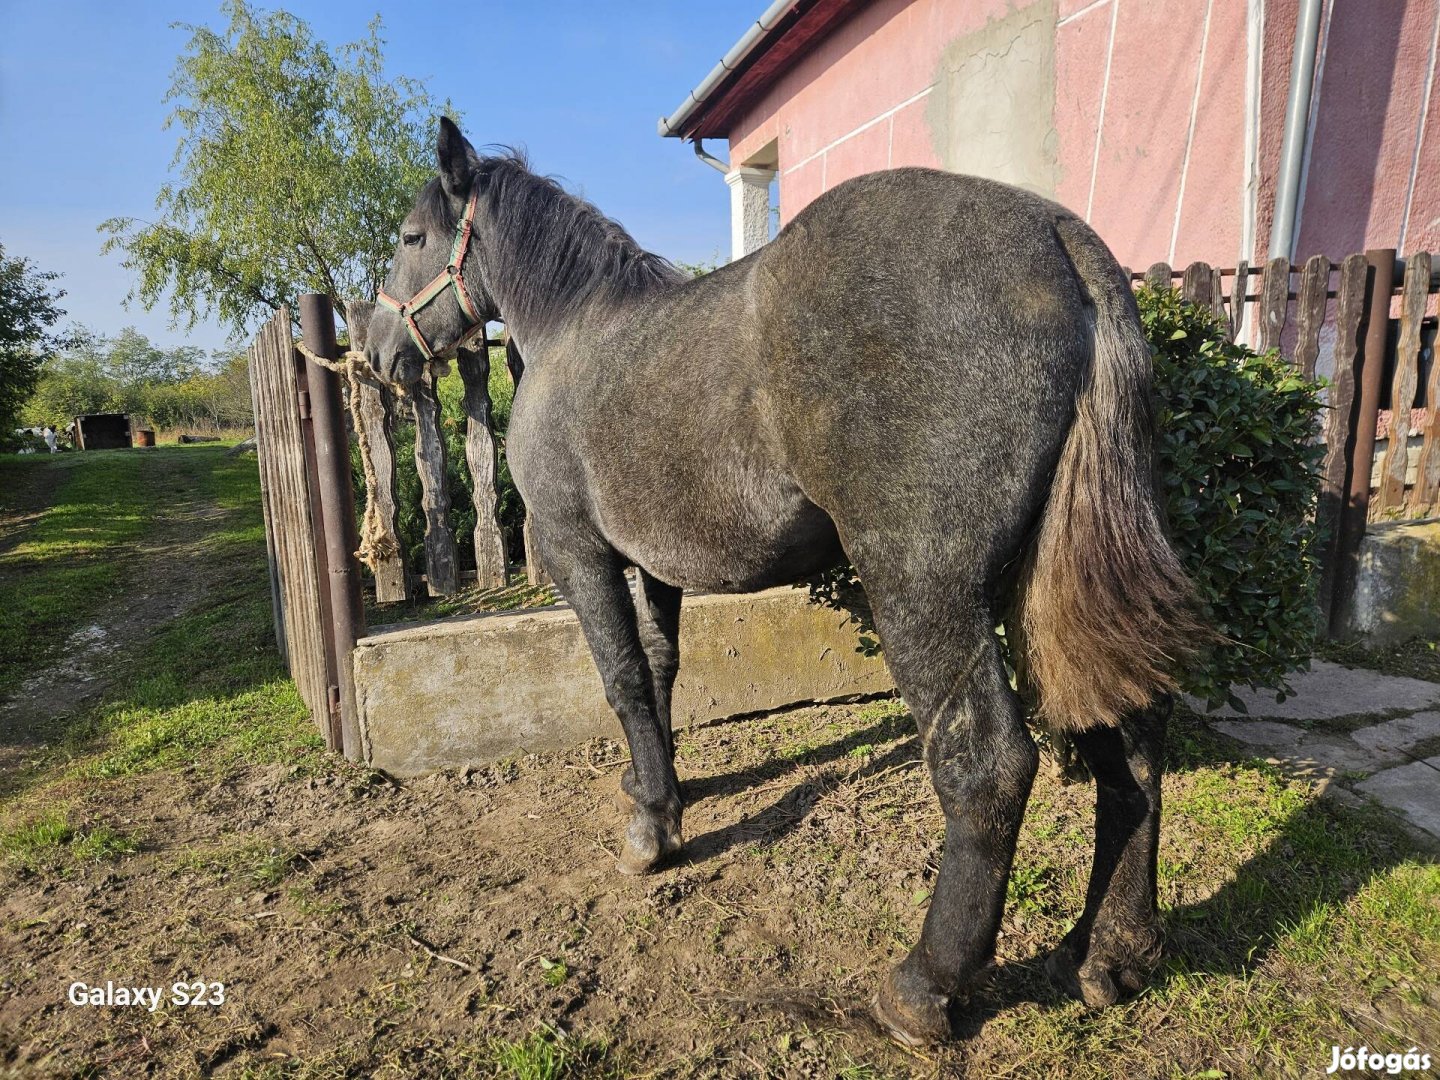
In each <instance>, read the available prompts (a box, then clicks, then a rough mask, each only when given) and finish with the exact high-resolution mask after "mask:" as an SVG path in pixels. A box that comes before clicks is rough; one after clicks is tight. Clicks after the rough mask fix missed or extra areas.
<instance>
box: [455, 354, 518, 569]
mask: <svg viewBox="0 0 1440 1080" xmlns="http://www.w3.org/2000/svg"><path fill="white" fill-rule="evenodd" d="M456 360H457V363H458V366H459V368H460V380H461V382H463V383H464V385H465V397H464V402H463V405H464V409H465V463H466V465H468V466H469V468H470V482H471V490H472V499H473V501H474V503H475V574H476V581H477V582H478V583H479V585H480V587H481V588H482V589H495V588H502V587H504V586H505V585H508V584H509V583H510V564H509V561H508V560H507V559H506V557H505V532H504V530H503V529H501V527H500V492H499V488H498V487H497V485H496V481H497V479H498V477H499V475H500V448H499V446H498V445H497V444H496V442H495V423H494V418H493V416H492V413H491V402H490V353H489V350H487V349H479V350H476V351H471V350H470V349H461V350H459V352H458V353H457V355H456Z"/></svg>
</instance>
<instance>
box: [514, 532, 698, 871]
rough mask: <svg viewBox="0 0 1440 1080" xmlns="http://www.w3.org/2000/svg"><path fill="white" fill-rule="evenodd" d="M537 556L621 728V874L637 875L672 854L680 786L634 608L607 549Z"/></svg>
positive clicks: (550, 549)
mask: <svg viewBox="0 0 1440 1080" xmlns="http://www.w3.org/2000/svg"><path fill="white" fill-rule="evenodd" d="M541 539H542V542H543V540H544V536H543V534H542V537H541ZM543 553H544V555H545V566H546V569H547V570H549V571H550V572H551V574H552V575H553V576H554V578H555V583H556V584H557V585H558V586H559V587H560V592H561V594H562V595H563V596H564V597H565V599H566V600H567V601H568V602H569V604H570V606H571V607H572V608H574V609H575V614H576V615H577V616H578V617H579V619H580V627H581V629H582V630H583V631H584V632H585V640H586V642H587V643H588V644H589V646H590V652H591V653H592V654H593V655H594V657H595V666H596V667H597V668H598V669H599V671H600V679H601V681H602V682H603V683H604V684H605V697H606V700H608V701H609V703H610V707H611V708H612V709H614V710H615V714H616V715H617V716H618V717H619V718H620V726H621V727H622V728H623V729H624V730H625V741H626V742H627V743H628V744H629V747H630V762H631V764H630V768H628V769H627V770H626V771H625V775H624V777H623V778H622V780H621V784H622V785H623V787H624V790H625V794H627V795H629V796H630V798H631V799H632V800H633V801H634V812H633V815H632V817H631V819H630V825H629V827H628V828H627V829H626V831H625V847H624V850H623V851H622V852H621V854H620V869H621V870H622V871H624V872H625V873H627V874H642V873H645V872H647V871H649V870H653V869H654V868H655V867H656V866H658V865H659V864H660V863H661V862H662V861H663V860H664V859H665V858H666V857H668V856H670V855H673V854H675V853H676V852H678V851H679V850H680V848H681V843H682V841H681V838H680V812H681V804H680V785H679V782H678V781H677V780H676V778H675V766H674V764H673V762H672V761H671V753H670V736H669V722H668V716H667V717H666V720H665V723H664V725H663V726H662V723H661V717H660V715H659V714H658V711H657V709H656V704H655V685H654V682H653V681H652V677H651V670H650V663H649V660H648V659H647V658H646V654H645V647H644V645H643V644H642V642H641V634H640V629H639V626H638V624H637V617H636V611H635V603H634V601H633V600H632V598H631V596H630V588H629V585H628V583H627V582H626V581H625V573H624V568H623V565H622V564H621V562H620V559H619V557H618V555H616V554H615V553H614V552H613V551H610V550H606V549H602V548H599V547H598V545H597V547H596V548H595V549H594V550H589V545H588V544H586V545H585V547H584V548H583V549H582V551H581V553H579V554H577V553H576V552H575V551H573V550H571V549H570V548H569V547H568V546H567V545H550V544H545V545H544V552H543Z"/></svg>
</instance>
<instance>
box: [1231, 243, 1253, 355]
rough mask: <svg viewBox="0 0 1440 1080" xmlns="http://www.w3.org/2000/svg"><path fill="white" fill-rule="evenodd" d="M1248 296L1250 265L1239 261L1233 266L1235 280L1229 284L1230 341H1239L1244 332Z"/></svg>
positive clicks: (1243, 260)
mask: <svg viewBox="0 0 1440 1080" xmlns="http://www.w3.org/2000/svg"><path fill="white" fill-rule="evenodd" d="M1249 295H1250V263H1249V261H1248V260H1246V259H1241V260H1240V261H1239V262H1237V263H1236V264H1235V280H1234V281H1232V282H1231V283H1230V340H1231V341H1239V340H1240V335H1241V334H1243V333H1244V332H1245V308H1246V307H1247V306H1248V304H1249V301H1248V300H1247V299H1246V297H1248V296H1249Z"/></svg>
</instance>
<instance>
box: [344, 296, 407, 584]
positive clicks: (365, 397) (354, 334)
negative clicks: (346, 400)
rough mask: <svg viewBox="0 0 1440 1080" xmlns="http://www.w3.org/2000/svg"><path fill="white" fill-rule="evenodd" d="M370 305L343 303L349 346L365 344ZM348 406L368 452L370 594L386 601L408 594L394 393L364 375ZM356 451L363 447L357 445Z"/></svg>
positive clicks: (359, 302) (358, 346)
mask: <svg viewBox="0 0 1440 1080" xmlns="http://www.w3.org/2000/svg"><path fill="white" fill-rule="evenodd" d="M374 311H375V305H374V303H372V302H371V301H368V300H351V301H350V302H349V303H347V304H346V305H345V325H346V326H347V327H348V328H349V330H350V348H351V349H354V350H356V351H361V350H363V349H364V348H365V339H366V334H367V333H368V332H369V329H370V316H371V315H372V314H374ZM352 387H353V389H352V392H351V401H350V408H352V409H353V410H354V411H355V413H356V415H357V416H358V417H359V422H360V426H362V427H364V429H365V434H366V442H367V443H368V448H369V455H370V472H371V474H373V476H374V478H375V480H374V490H373V491H372V490H370V489H369V485H367V489H366V492H365V505H366V518H367V523H368V524H367V528H368V529H371V530H375V531H377V533H378V535H376V536H371V537H368V538H367V539H369V540H370V541H371V551H370V559H371V561H372V563H373V565H372V566H371V567H370V570H371V572H372V573H373V574H374V575H375V599H376V600H377V601H379V602H380V603H382V604H391V603H395V602H397V601H400V600H408V599H409V598H410V572H409V570H408V569H407V568H406V566H405V547H404V545H403V544H401V542H400V508H399V505H398V504H397V502H396V499H395V395H394V394H392V393H391V392H390V390H389V389H388V388H386V387H382V386H380V385H378V384H376V383H372V382H369V381H368V380H357V381H355V382H354V383H352ZM360 452H361V453H362V454H363V453H365V452H366V446H364V445H362V446H361V448H360Z"/></svg>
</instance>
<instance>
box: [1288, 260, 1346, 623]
mask: <svg viewBox="0 0 1440 1080" xmlns="http://www.w3.org/2000/svg"><path fill="white" fill-rule="evenodd" d="M1367 271H1368V264H1367V263H1366V262H1365V256H1364V255H1362V254H1360V253H1358V252H1357V253H1356V254H1353V255H1347V256H1346V258H1345V261H1344V262H1343V263H1341V265H1340V284H1339V296H1338V297H1337V300H1336V305H1335V374H1334V377H1333V380H1332V382H1331V384H1330V400H1329V402H1328V404H1329V413H1328V415H1327V416H1326V421H1325V459H1324V463H1323V465H1322V466H1321V476H1320V502H1319V505H1318V507H1317V508H1316V512H1315V523H1316V527H1317V528H1318V529H1319V530H1320V531H1321V534H1322V535H1323V536H1324V537H1325V538H1326V540H1325V550H1326V552H1327V553H1328V554H1327V556H1326V559H1325V565H1324V566H1323V567H1322V572H1321V578H1320V612H1321V616H1322V619H1323V620H1324V623H1325V625H1328V624H1329V621H1330V614H1331V602H1332V600H1333V597H1334V589H1335V574H1336V568H1337V562H1338V552H1339V543H1340V526H1341V518H1342V516H1343V512H1344V508H1345V497H1346V492H1347V490H1348V487H1349V477H1348V475H1347V470H1346V466H1347V465H1348V463H1349V459H1348V456H1347V449H1348V446H1347V444H1348V443H1349V441H1350V431H1351V427H1352V425H1353V423H1354V406H1355V358H1356V356H1358V355H1359V352H1360V324H1361V322H1362V320H1363V319H1364V317H1365V279H1366V276H1367ZM1268 276H1269V275H1268V272H1267V277H1268Z"/></svg>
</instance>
